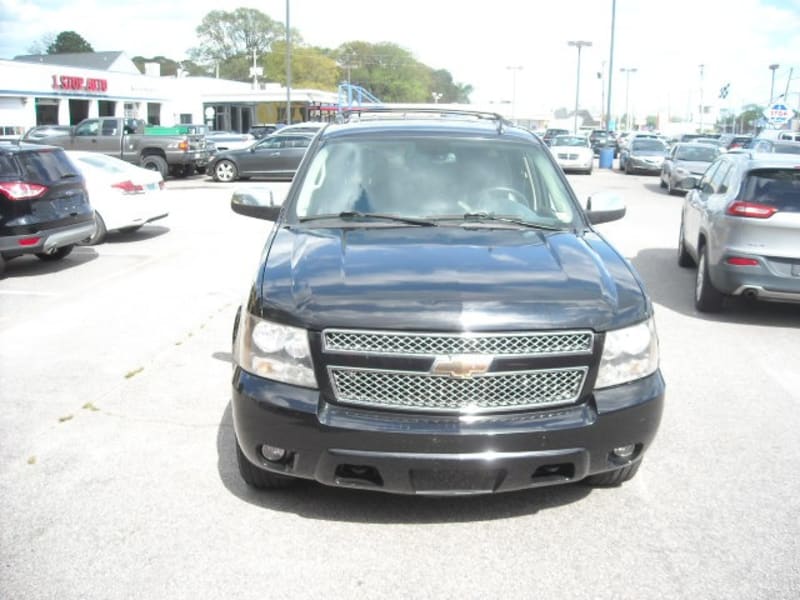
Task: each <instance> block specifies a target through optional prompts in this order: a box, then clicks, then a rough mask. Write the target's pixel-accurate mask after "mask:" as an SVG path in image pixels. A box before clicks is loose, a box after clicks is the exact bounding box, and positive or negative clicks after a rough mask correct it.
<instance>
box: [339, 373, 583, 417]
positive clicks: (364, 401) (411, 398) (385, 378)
mask: <svg viewBox="0 0 800 600" xmlns="http://www.w3.org/2000/svg"><path fill="white" fill-rule="evenodd" d="M328 371H329V373H330V377H331V383H332V384H333V388H334V393H335V395H336V399H337V400H338V401H340V402H343V403H346V404H356V405H362V406H372V407H382V408H395V409H409V410H422V411H433V412H445V411H446V412H462V413H481V412H494V411H508V410H520V409H530V408H542V407H551V406H556V405H563V404H570V403H573V402H575V401H576V400H577V399H578V397H579V396H580V392H581V389H582V388H583V383H584V380H585V379H586V373H587V372H588V368H587V367H572V368H567V369H544V370H536V371H506V372H493V373H486V374H483V375H478V376H473V377H469V378H456V377H448V376H443V375H432V374H429V373H422V372H419V373H418V372H407V371H379V370H374V369H361V368H350V367H329V368H328Z"/></svg>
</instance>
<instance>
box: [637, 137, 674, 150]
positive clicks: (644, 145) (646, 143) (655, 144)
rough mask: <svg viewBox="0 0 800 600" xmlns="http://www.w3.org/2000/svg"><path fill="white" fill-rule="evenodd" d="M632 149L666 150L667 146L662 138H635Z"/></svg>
mask: <svg viewBox="0 0 800 600" xmlns="http://www.w3.org/2000/svg"><path fill="white" fill-rule="evenodd" d="M631 149H632V150H636V151H638V152H664V150H665V149H666V146H665V145H664V142H662V141H661V140H657V139H654V138H648V139H637V140H634V141H633V143H632V145H631Z"/></svg>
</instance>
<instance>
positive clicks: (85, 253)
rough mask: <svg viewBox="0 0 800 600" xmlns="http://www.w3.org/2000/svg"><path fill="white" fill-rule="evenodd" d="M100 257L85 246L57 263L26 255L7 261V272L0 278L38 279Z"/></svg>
mask: <svg viewBox="0 0 800 600" xmlns="http://www.w3.org/2000/svg"><path fill="white" fill-rule="evenodd" d="M98 256H99V254H98V253H97V251H95V250H93V249H91V248H87V247H84V246H76V247H75V249H74V250H73V251H72V252H71V253H70V254H69V255H67V256H65V257H64V258H62V259H60V260H55V261H44V260H41V259H39V258H36V256H34V255H33V254H25V255H23V256H18V257H16V258H11V259H7V260H6V265H5V272H4V273H3V275H0V277H3V276H5V277H15V278H16V277H38V276H40V275H42V274H45V273H58V272H60V271H66V270H67V269H72V268H75V267H79V266H81V265H83V264H86V263H89V262H91V261H93V260H95V259H96V258H97V257H98Z"/></svg>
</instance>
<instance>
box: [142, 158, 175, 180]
mask: <svg viewBox="0 0 800 600" xmlns="http://www.w3.org/2000/svg"><path fill="white" fill-rule="evenodd" d="M142 168H144V169H150V170H151V171H158V172H159V173H160V174H161V177H163V178H164V179H166V178H167V176H168V175H169V165H168V164H167V161H166V160H165V159H164V158H162V157H160V156H158V155H157V154H151V155H149V156H145V157H144V158H143V159H142Z"/></svg>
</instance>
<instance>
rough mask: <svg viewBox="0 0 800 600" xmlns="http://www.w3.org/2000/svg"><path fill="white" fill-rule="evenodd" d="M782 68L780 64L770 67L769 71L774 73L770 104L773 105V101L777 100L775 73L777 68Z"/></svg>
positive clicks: (770, 89)
mask: <svg viewBox="0 0 800 600" xmlns="http://www.w3.org/2000/svg"><path fill="white" fill-rule="evenodd" d="M778 67H780V65H778V64H774V65H770V66H769V70H770V71H772V84H771V85H770V86H769V104H770V105H771V104H772V100H773V99H774V98H775V71H776V70H777V68H778Z"/></svg>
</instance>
